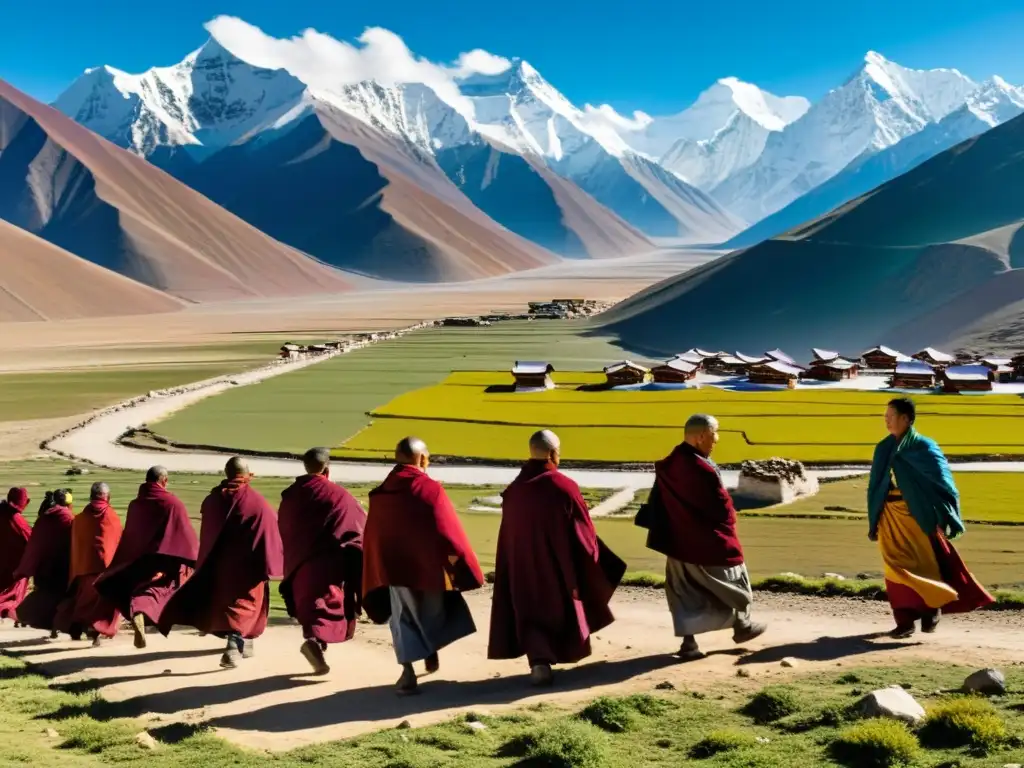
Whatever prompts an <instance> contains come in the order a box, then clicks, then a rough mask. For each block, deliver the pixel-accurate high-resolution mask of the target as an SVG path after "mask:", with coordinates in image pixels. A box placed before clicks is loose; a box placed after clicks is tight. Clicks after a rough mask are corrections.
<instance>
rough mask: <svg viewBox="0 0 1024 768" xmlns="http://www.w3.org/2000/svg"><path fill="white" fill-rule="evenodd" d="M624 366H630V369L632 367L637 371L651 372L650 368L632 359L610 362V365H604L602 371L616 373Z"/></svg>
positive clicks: (624, 367)
mask: <svg viewBox="0 0 1024 768" xmlns="http://www.w3.org/2000/svg"><path fill="white" fill-rule="evenodd" d="M626 368H632V369H634V370H636V371H639V372H640V373H650V372H651V369H650V368H645V367H644V366H642V365H639V364H637V363H634V362H633V361H632V360H622V361H620V362H618V363H612V364H611V365H609V366H607V367H605V369H604V372H605V373H618V372H619V371H622V370H625V369H626Z"/></svg>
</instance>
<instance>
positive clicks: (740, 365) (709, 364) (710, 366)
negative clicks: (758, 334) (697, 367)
mask: <svg viewBox="0 0 1024 768" xmlns="http://www.w3.org/2000/svg"><path fill="white" fill-rule="evenodd" d="M758 362H764V361H763V360H759V361H758ZM748 367H749V364H748V363H746V362H744V361H743V360H741V359H740V358H739V357H738V356H736V355H716V356H715V357H712V358H709V359H708V360H705V361H704V370H706V371H707V372H708V373H712V374H714V375H716V376H742V375H743V374H745V373H746V372H747V368H748Z"/></svg>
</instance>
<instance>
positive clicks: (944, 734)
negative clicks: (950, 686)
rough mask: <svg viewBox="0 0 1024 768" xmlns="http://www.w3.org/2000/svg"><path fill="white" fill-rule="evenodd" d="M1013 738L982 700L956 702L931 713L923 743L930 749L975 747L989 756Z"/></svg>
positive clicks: (923, 731) (997, 715)
mask: <svg viewBox="0 0 1024 768" xmlns="http://www.w3.org/2000/svg"><path fill="white" fill-rule="evenodd" d="M1009 737H1010V734H1009V732H1008V731H1007V728H1006V723H1005V722H1004V721H1003V718H1002V716H1001V715H1000V713H999V711H998V710H997V709H996V708H995V706H994V705H993V704H992V703H990V702H988V701H986V700H984V699H979V698H967V697H964V698H955V699H952V700H950V701H945V702H941V703H939V704H936V705H935V706H934V707H932V708H931V709H930V710H929V711H928V715H927V717H926V718H925V721H924V726H923V727H922V728H921V741H922V742H923V743H924V744H925V745H926V746H929V747H937V748H943V747H971V748H972V749H974V750H976V751H977V752H979V753H981V754H988V753H989V752H991V751H993V750H995V749H997V748H998V747H1000V746H1002V745H1003V744H1005V743H1006V741H1007V740H1008V739H1009Z"/></svg>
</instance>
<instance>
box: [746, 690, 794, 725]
mask: <svg viewBox="0 0 1024 768" xmlns="http://www.w3.org/2000/svg"><path fill="white" fill-rule="evenodd" d="M800 708H801V701H800V696H799V694H798V693H797V691H795V690H794V689H793V688H790V687H788V686H781V685H780V686H773V687H770V688H765V689H764V690H763V691H758V692H757V693H755V694H754V695H753V697H751V699H750V701H748V702H747V703H746V704H745V705H744V706H743V709H742V710H741V711H742V712H743V714H744V715H746V716H747V717H749V718H751V719H752V720H753V721H754V722H755V723H760V724H762V725H764V724H767V723H774V722H778V721H779V720H781V719H782V718H784V717H789V716H790V715H795V714H796V713H797V712H799V711H800Z"/></svg>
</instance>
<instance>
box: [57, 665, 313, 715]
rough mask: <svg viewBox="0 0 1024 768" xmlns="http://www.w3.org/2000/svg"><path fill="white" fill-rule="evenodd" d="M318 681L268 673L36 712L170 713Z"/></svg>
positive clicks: (71, 713) (100, 713)
mask: <svg viewBox="0 0 1024 768" xmlns="http://www.w3.org/2000/svg"><path fill="white" fill-rule="evenodd" d="M316 684H317V683H316V682H314V681H312V680H309V679H301V678H296V677H295V675H291V674H285V675H270V676H268V677H260V678H257V679H255V680H237V681H234V682H225V683H224V684H222V685H200V686H192V685H188V684H186V685H185V686H184V687H182V688H177V689H175V690H172V691H161V692H158V693H147V694H143V695H141V696H134V697H132V698H129V699H125V700H123V701H106V700H105V699H102V698H97V699H93V700H91V701H89V702H86V703H83V704H65V705H63V706H61V707H59V708H58V709H56V710H54V711H52V712H46V713H43V714H41V715H38V716H37V717H38V718H42V719H45V720H65V719H67V718H72V717H78V716H80V715H86V716H88V717H90V718H92V719H93V720H113V719H115V718H121V717H129V718H131V717H141V716H142V715H145V714H150V713H152V714H172V713H174V712H181V711H183V710H187V709H202V708H204V707H212V706H215V705H217V704H227V703H228V702H233V701H240V700H242V699H248V698H249V697H251V696H260V695H263V694H266V693H274V692H277V691H284V690H289V689H291V688H302V687H305V686H307V685H316Z"/></svg>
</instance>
